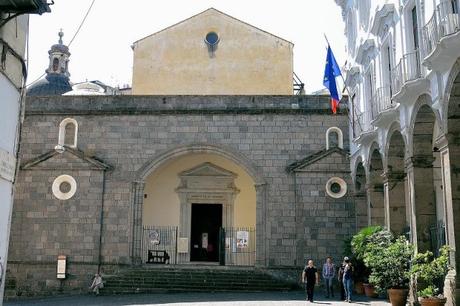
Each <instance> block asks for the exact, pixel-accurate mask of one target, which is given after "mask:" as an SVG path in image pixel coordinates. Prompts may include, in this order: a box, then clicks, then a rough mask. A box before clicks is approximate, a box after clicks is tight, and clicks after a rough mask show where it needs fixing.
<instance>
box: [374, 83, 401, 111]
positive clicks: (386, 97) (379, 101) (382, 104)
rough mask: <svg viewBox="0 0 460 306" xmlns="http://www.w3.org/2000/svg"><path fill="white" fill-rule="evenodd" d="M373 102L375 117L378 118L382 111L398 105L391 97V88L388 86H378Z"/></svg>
mask: <svg viewBox="0 0 460 306" xmlns="http://www.w3.org/2000/svg"><path fill="white" fill-rule="evenodd" d="M372 102H373V103H372V117H373V119H376V118H377V116H378V115H379V114H380V113H382V112H384V111H386V110H389V109H391V108H393V107H395V106H396V103H394V102H393V101H392V99H391V88H390V87H388V86H386V87H380V88H378V89H377V90H376V91H375V95H374V99H373V101H372Z"/></svg>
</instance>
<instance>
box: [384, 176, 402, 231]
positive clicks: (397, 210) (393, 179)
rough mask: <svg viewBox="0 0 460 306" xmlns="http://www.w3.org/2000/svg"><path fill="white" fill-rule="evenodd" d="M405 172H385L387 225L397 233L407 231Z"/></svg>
mask: <svg viewBox="0 0 460 306" xmlns="http://www.w3.org/2000/svg"><path fill="white" fill-rule="evenodd" d="M405 177H406V174H405V173H404V172H396V171H387V172H385V173H384V192H385V212H386V215H385V217H387V218H388V219H386V223H385V224H386V226H387V227H388V229H390V230H392V231H394V232H395V233H396V234H398V235H400V234H403V233H404V234H405V233H406V231H407V224H408V221H407V211H406V198H405V197H406V196H405Z"/></svg>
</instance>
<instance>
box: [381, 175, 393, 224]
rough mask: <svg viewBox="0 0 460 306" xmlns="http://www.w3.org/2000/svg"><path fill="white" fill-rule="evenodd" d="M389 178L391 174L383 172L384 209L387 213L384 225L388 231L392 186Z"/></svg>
mask: <svg viewBox="0 0 460 306" xmlns="http://www.w3.org/2000/svg"><path fill="white" fill-rule="evenodd" d="M388 176H389V174H388V172H387V171H385V172H383V174H382V177H383V209H384V211H385V221H384V224H385V227H386V228H387V229H390V224H391V222H390V185H389V179H388Z"/></svg>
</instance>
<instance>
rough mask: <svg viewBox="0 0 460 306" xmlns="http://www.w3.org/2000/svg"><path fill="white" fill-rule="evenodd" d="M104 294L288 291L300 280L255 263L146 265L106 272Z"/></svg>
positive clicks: (102, 291)
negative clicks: (280, 276) (282, 277)
mask: <svg viewBox="0 0 460 306" xmlns="http://www.w3.org/2000/svg"><path fill="white" fill-rule="evenodd" d="M103 279H104V288H103V289H102V290H101V293H102V294H129V293H153V292H187V291H188V292H199V291H206V292H216V291H287V290H292V289H294V288H296V284H293V283H290V282H287V281H281V280H277V279H274V278H273V277H271V276H270V275H268V274H265V273H263V272H262V271H259V270H257V269H254V268H252V267H245V268H239V267H220V266H207V267H188V266H142V267H136V268H128V269H125V270H123V271H120V272H118V273H117V274H114V275H103Z"/></svg>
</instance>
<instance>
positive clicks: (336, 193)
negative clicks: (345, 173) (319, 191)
mask: <svg viewBox="0 0 460 306" xmlns="http://www.w3.org/2000/svg"><path fill="white" fill-rule="evenodd" d="M326 193H327V194H328V195H329V196H330V197H332V198H334V199H340V198H341V197H343V196H344V195H345V194H346V193H347V183H346V182H345V181H344V180H343V179H341V178H340V177H331V178H330V179H329V180H328V181H327V183H326Z"/></svg>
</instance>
